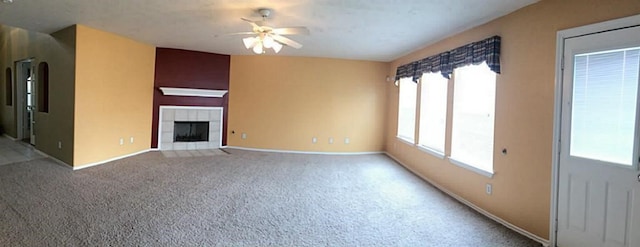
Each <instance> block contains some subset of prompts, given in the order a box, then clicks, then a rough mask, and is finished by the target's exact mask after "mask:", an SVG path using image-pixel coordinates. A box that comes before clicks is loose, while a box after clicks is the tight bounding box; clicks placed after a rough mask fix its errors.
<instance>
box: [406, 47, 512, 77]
mask: <svg viewBox="0 0 640 247" xmlns="http://www.w3.org/2000/svg"><path fill="white" fill-rule="evenodd" d="M482 62H487V65H489V68H490V69H491V70H492V71H493V72H496V73H498V74H500V36H493V37H491V38H488V39H484V40H481V41H478V42H473V43H471V44H467V45H464V46H461V47H458V48H455V49H453V50H450V51H446V52H443V53H440V54H437V55H434V56H430V57H427V58H423V59H421V60H418V61H414V62H411V63H408V64H404V65H402V66H399V67H398V68H397V70H396V81H397V80H400V79H401V78H411V79H412V80H413V81H414V82H418V80H419V79H420V77H421V76H422V74H423V73H436V72H440V73H441V74H442V76H444V77H445V78H447V79H450V78H451V74H452V73H453V70H454V69H456V68H458V67H463V66H467V65H471V64H474V65H478V64H481V63H482Z"/></svg>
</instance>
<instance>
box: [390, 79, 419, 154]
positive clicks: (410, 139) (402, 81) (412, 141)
mask: <svg viewBox="0 0 640 247" xmlns="http://www.w3.org/2000/svg"><path fill="white" fill-rule="evenodd" d="M407 83H414V84H415V86H414V87H412V89H414V90H415V92H414V93H415V96H414V97H415V100H414V103H413V129H412V130H413V131H412V133H413V135H412V136H413V137H410V136H405V135H402V134H401V133H400V132H401V130H400V128H401V126H403V125H401V124H400V121H401V120H402V118H401V114H402V109H403V107H402V98H403V93H402V90H403V89H402V88H403V87H402V84H407ZM418 89H419V88H418V85H417V83H416V82H414V81H412V80H411V78H402V79H400V80H399V81H398V119H397V130H396V138H398V139H399V140H401V141H404V142H406V143H408V144H411V145H415V143H416V121H417V110H418V91H419V90H418Z"/></svg>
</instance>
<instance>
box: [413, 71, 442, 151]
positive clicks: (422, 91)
mask: <svg viewBox="0 0 640 247" xmlns="http://www.w3.org/2000/svg"><path fill="white" fill-rule="evenodd" d="M428 77H433V79H434V80H432V79H431V78H428ZM435 80H439V81H435ZM449 82H450V80H449V79H447V78H445V77H443V76H442V74H440V73H424V74H422V76H421V77H420V86H419V89H418V91H419V96H420V97H419V99H420V100H419V104H418V107H419V108H418V112H420V114H419V117H418V118H417V119H416V121H417V122H418V142H417V146H418V149H420V150H421V151H424V152H426V153H428V154H430V155H433V156H436V157H438V158H440V159H444V158H445V152H446V149H447V143H446V139H447V124H448V123H449V121H448V115H447V111H448V110H449ZM428 83H444V92H441V91H439V92H436V94H438V93H439V94H441V95H444V105H443V106H444V109H440V110H444V116H435V117H443V120H444V125H443V126H442V131H443V133H442V134H443V135H442V140H441V141H442V150H439V149H438V148H437V147H434V146H429V145H427V144H425V143H424V140H423V138H424V137H425V136H423V131H425V128H427V127H428V126H424V121H425V117H427V116H425V115H423V114H426V113H427V112H426V111H425V108H426V107H425V104H426V105H428V102H427V100H429V97H428V94H429V93H427V91H426V90H427V88H429V87H428V86H427V84H428ZM437 86H441V85H437ZM430 117H434V116H430Z"/></svg>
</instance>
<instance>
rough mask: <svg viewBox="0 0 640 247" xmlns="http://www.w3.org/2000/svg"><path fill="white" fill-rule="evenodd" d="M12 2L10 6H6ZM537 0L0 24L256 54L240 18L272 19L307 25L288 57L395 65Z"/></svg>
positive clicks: (85, 11) (376, 1)
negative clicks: (77, 27) (75, 28)
mask: <svg viewBox="0 0 640 247" xmlns="http://www.w3.org/2000/svg"><path fill="white" fill-rule="evenodd" d="M3 1H7V0H3ZM537 1H538V0H271V1H267V0H13V3H3V2H0V24H4V25H9V26H14V27H20V28H24V29H29V30H33V31H38V32H44V33H52V32H55V31H57V30H60V29H62V28H65V27H68V26H70V25H73V24H82V25H85V26H89V27H92V28H96V29H100V30H104V31H109V32H112V33H116V34H119V35H122V36H125V37H129V38H132V39H135V40H138V41H142V42H145V43H149V44H153V45H155V46H158V47H168V48H180V49H188V50H196V51H206V52H213V53H219V54H230V55H250V54H253V53H252V52H251V51H250V50H247V49H245V48H244V46H243V44H242V41H241V39H242V38H243V37H246V36H224V35H222V36H218V35H220V34H225V33H232V32H244V31H251V26H250V25H249V24H247V23H246V22H244V21H241V20H240V18H241V17H246V18H249V19H253V20H260V19H261V18H260V16H259V14H257V13H256V12H255V10H256V9H258V8H261V7H268V8H272V9H273V10H274V12H273V13H272V16H271V18H270V19H269V20H268V23H269V24H270V25H271V26H274V27H288V26H306V27H308V28H309V30H311V35H309V36H289V37H290V38H292V39H293V40H296V41H298V42H300V43H302V44H303V45H304V47H302V48H301V49H299V50H295V49H293V48H291V47H285V48H283V50H282V51H281V52H280V53H279V54H280V55H285V56H309V57H330V58H345V59H357V60H373V61H391V60H393V59H395V58H398V57H400V56H402V55H405V54H408V53H410V52H412V51H415V50H417V49H419V48H421V47H424V46H425V45H427V44H430V43H434V42H436V41H438V40H441V39H443V38H446V37H448V36H450V35H453V34H456V33H459V32H462V31H464V30H467V29H469V28H472V27H474V26H477V25H480V24H483V23H486V22H488V21H490V20H492V19H495V18H497V17H500V16H503V15H505V14H508V13H510V12H513V11H514V10H517V9H519V8H522V7H524V6H526V5H529V4H532V3H534V2H537Z"/></svg>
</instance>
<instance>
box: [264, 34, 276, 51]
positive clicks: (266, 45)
mask: <svg viewBox="0 0 640 247" xmlns="http://www.w3.org/2000/svg"><path fill="white" fill-rule="evenodd" d="M273 43H275V41H274V40H273V38H272V37H271V35H266V36H265V37H264V39H262V45H263V46H264V48H267V49H269V48H271V47H273Z"/></svg>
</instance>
